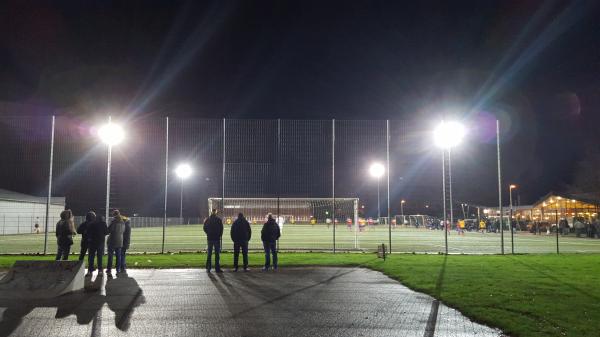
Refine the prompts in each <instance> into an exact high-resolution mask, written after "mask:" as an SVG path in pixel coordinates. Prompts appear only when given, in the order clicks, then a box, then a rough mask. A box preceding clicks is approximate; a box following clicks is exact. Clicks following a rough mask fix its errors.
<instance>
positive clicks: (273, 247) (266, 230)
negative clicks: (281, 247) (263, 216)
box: [260, 214, 281, 271]
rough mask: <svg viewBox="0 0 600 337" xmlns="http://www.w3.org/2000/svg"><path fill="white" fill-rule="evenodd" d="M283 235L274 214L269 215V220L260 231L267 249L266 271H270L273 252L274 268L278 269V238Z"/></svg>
mask: <svg viewBox="0 0 600 337" xmlns="http://www.w3.org/2000/svg"><path fill="white" fill-rule="evenodd" d="M280 236H281V232H280V231H279V225H278V224H277V222H275V219H273V215H272V214H269V215H268V216H267V222H265V224H264V225H263V228H262V231H261V232H260V239H261V240H262V242H263V247H264V249H265V267H264V268H263V270H264V271H268V270H269V268H270V267H271V254H273V270H277V240H279V237H280Z"/></svg>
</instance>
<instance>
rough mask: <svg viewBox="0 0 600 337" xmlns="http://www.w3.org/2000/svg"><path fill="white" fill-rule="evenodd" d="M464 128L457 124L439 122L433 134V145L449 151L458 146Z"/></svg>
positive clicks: (463, 135) (464, 132) (464, 131)
mask: <svg viewBox="0 0 600 337" xmlns="http://www.w3.org/2000/svg"><path fill="white" fill-rule="evenodd" d="M465 134H466V130H465V127H464V126H463V125H462V124H460V123H458V122H445V121H443V122H441V123H440V124H439V125H438V126H437V127H436V128H435V130H434V132H433V140H434V142H435V145H436V146H438V147H440V148H442V149H449V148H452V147H454V146H457V145H458V144H460V143H461V142H462V140H463V138H464V137H465Z"/></svg>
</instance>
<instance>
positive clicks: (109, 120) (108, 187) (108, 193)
mask: <svg viewBox="0 0 600 337" xmlns="http://www.w3.org/2000/svg"><path fill="white" fill-rule="evenodd" d="M111 120H112V118H111V116H108V124H109V125H110V123H111ZM107 145H108V160H107V164H106V208H105V212H104V216H105V221H106V222H107V223H108V213H109V207H110V166H111V162H112V144H110V142H109V144H107Z"/></svg>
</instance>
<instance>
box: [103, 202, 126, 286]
mask: <svg viewBox="0 0 600 337" xmlns="http://www.w3.org/2000/svg"><path fill="white" fill-rule="evenodd" d="M112 215H113V218H112V221H111V222H110V225H108V240H107V242H106V246H107V247H108V261H107V262H106V273H107V274H109V276H110V274H111V269H112V260H113V255H114V256H115V258H116V260H117V261H116V263H115V264H116V269H117V273H120V272H122V270H121V248H123V233H124V232H125V223H124V222H123V219H122V218H121V212H119V210H114V211H113V213H112Z"/></svg>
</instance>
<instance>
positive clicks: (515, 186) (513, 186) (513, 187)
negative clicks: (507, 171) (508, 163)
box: [509, 185, 517, 190]
mask: <svg viewBox="0 0 600 337" xmlns="http://www.w3.org/2000/svg"><path fill="white" fill-rule="evenodd" d="M509 187H510V189H511V190H512V189H515V188H517V185H510V186H509Z"/></svg>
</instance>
